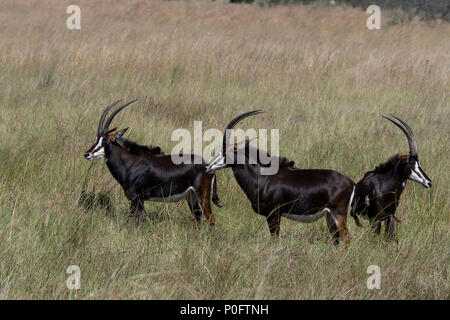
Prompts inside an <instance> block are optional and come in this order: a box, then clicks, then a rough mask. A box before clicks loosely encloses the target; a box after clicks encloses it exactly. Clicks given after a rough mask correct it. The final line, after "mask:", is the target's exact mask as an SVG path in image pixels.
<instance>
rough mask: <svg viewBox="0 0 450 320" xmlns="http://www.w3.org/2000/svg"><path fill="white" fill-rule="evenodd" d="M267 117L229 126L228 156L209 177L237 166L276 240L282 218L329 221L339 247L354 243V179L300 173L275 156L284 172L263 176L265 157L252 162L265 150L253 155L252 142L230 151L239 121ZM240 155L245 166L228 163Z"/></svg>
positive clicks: (224, 155) (237, 175)
mask: <svg viewBox="0 0 450 320" xmlns="http://www.w3.org/2000/svg"><path fill="white" fill-rule="evenodd" d="M261 112H262V111H260V110H255V111H251V112H247V113H244V114H241V115H240V116H238V117H236V118H235V119H233V120H232V121H231V122H230V123H229V124H228V126H227V127H226V129H225V134H224V136H223V146H222V152H221V153H220V154H219V155H217V156H216V157H215V158H214V159H213V161H211V163H210V164H209V166H208V172H215V171H216V170H219V169H224V168H227V167H231V169H232V170H233V174H234V177H235V178H236V181H237V183H238V184H239V186H240V187H241V189H242V190H243V191H244V193H245V194H246V195H247V198H248V199H249V200H250V202H251V204H252V208H253V210H254V211H255V212H256V213H258V214H260V215H263V216H265V217H266V219H267V223H268V226H269V230H270V233H271V234H272V235H276V236H279V233H280V222H281V217H285V218H288V219H292V220H296V221H300V222H307V223H309V222H314V221H316V220H318V219H319V218H321V217H322V216H326V221H327V225H328V229H329V230H330V232H331V233H332V234H333V242H334V243H335V244H338V242H339V239H340V238H341V239H343V240H344V241H345V242H346V243H348V241H349V238H348V230H347V225H346V220H347V213H348V211H349V207H350V204H351V202H352V198H353V195H354V191H355V183H354V182H353V181H352V180H350V179H349V178H347V177H345V176H343V175H342V174H340V173H339V172H336V171H333V170H321V169H299V168H295V167H294V162H293V161H288V160H287V159H286V158H279V157H274V156H270V161H279V166H278V168H279V169H278V172H277V173H275V174H273V175H262V174H261V169H262V168H263V167H264V166H267V165H264V164H263V163H262V162H261V161H260V157H259V156H258V157H257V158H256V159H255V161H250V155H254V154H258V155H259V149H256V152H255V149H254V148H253V150H251V149H252V147H250V145H249V140H247V141H244V142H241V143H239V144H234V145H231V146H229V136H230V135H229V134H227V133H228V132H229V131H230V130H231V129H232V128H233V127H234V126H235V125H236V124H237V123H238V122H239V121H241V120H243V119H244V118H247V117H249V116H251V115H255V114H258V113H261ZM227 137H228V138H227ZM239 152H241V154H242V152H243V154H244V155H245V163H244V164H235V163H229V162H227V159H228V158H229V157H230V155H231V158H233V159H236V158H237V157H238V156H239V154H238V153H239ZM233 155H234V157H233ZM251 163H255V164H251Z"/></svg>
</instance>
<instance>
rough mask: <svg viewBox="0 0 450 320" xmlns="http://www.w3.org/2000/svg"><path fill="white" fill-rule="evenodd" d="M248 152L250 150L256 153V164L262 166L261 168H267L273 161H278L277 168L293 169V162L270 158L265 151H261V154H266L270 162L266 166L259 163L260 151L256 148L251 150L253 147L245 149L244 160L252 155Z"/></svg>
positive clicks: (284, 158) (274, 157)
mask: <svg viewBox="0 0 450 320" xmlns="http://www.w3.org/2000/svg"><path fill="white" fill-rule="evenodd" d="M250 150H252V152H256V155H257V160H258V164H259V165H260V166H262V167H269V166H270V164H271V163H272V162H273V161H278V163H279V167H280V168H294V164H295V162H294V161H291V160H288V159H287V158H286V157H277V156H271V155H270V153H269V152H267V151H263V152H265V153H266V155H267V157H270V162H269V163H267V164H263V163H261V161H260V159H259V152H260V150H259V149H256V148H253V147H248V148H246V150H245V155H246V158H248V157H249V155H250V154H252V153H251V152H250ZM253 154H255V153H253Z"/></svg>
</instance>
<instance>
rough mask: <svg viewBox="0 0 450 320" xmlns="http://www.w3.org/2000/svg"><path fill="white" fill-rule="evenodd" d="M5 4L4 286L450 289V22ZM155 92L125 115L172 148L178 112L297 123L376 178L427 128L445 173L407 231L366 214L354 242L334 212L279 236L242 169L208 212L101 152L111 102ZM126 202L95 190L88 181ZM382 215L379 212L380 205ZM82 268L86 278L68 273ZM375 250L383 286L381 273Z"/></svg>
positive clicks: (298, 147)
mask: <svg viewBox="0 0 450 320" xmlns="http://www.w3.org/2000/svg"><path fill="white" fill-rule="evenodd" d="M68 4H70V3H69V2H65V1H58V0H46V1H37V0H35V1H25V0H22V1H17V0H2V1H1V3H0V136H1V141H0V297H1V298H2V299H116V298H120V299H122V298H131V299H449V297H450V295H449V292H450V291H449V271H450V268H449V253H450V252H449V248H450V246H449V242H450V241H449V240H450V239H449V231H450V228H449V226H450V225H449V185H450V178H449V169H450V168H449V160H448V152H449V149H450V141H449V136H450V127H449V122H450V121H449V120H450V105H449V92H450V85H449V75H450V24H448V23H447V24H446V23H440V22H439V21H434V22H423V21H420V20H418V19H413V20H412V21H409V22H405V23H403V24H397V25H393V24H390V23H389V14H390V13H389V12H384V11H382V23H383V28H382V30H374V31H369V30H367V28H366V18H367V16H368V15H367V14H366V13H365V11H363V10H360V9H354V8H347V7H317V6H305V7H302V6H301V7H289V6H280V7H272V8H261V7H259V6H256V5H231V4H224V3H215V2H178V1H169V2H167V1H156V0H155V1H144V0H128V1H120V2H119V1H87V0H84V1H77V4H78V5H80V7H81V30H68V29H67V28H66V19H67V17H68V16H69V15H68V14H66V7H67V5H68ZM135 97H137V98H139V101H138V102H136V103H135V104H134V105H133V106H131V107H129V108H127V109H126V110H124V111H123V112H122V113H120V115H119V116H118V117H116V119H115V120H114V124H116V125H117V126H119V127H120V128H123V127H130V130H129V132H128V133H127V137H129V138H130V139H132V140H135V141H137V142H138V143H141V144H152V145H159V146H161V148H162V149H163V150H164V151H165V152H167V153H170V150H171V148H172V147H173V146H174V145H175V144H176V142H172V141H170V135H171V133H172V131H173V130H175V129H177V128H186V129H189V130H192V129H193V123H194V120H198V121H200V120H201V121H203V128H204V129H207V128H218V129H223V128H224V127H225V125H226V124H227V122H228V121H229V120H231V119H232V118H233V117H234V116H236V115H238V114H239V113H241V112H244V111H249V110H253V109H263V110H265V111H266V113H265V114H263V115H258V116H255V117H253V118H249V119H247V120H245V121H243V122H242V123H241V124H239V127H240V128H250V127H253V128H268V129H279V130H280V153H281V154H282V155H284V156H287V157H288V158H289V159H292V160H294V161H295V162H296V165H297V166H298V167H301V168H329V169H335V170H338V171H340V172H341V173H343V174H345V175H346V176H348V177H349V178H351V179H353V180H355V181H358V180H359V179H360V178H361V177H362V176H363V174H364V173H365V172H366V171H368V170H372V169H373V168H374V167H375V166H377V165H378V164H379V163H380V162H384V161H386V160H387V159H388V157H390V156H392V155H393V154H395V153H397V152H401V153H406V152H407V151H408V146H407V142H406V139H405V137H404V135H403V134H402V133H401V131H400V130H398V129H397V128H395V127H394V126H393V125H392V124H390V123H388V122H387V121H385V120H383V119H382V118H381V115H382V114H385V113H394V114H396V115H398V116H400V117H402V118H404V119H405V120H407V121H408V122H409V124H410V125H411V126H412V128H413V129H414V131H415V134H416V137H417V141H418V146H419V155H420V158H421V164H422V166H423V168H424V170H425V171H426V172H427V174H428V175H429V176H430V178H431V179H432V181H433V188H432V189H424V188H422V187H421V186H420V185H419V184H415V183H413V182H408V184H407V187H406V190H405V192H404V193H403V196H402V202H401V205H400V207H399V209H398V210H397V214H396V215H397V216H398V217H399V218H400V219H401V220H402V221H403V222H402V224H400V225H399V226H398V238H399V241H398V242H386V240H385V239H384V238H383V237H382V236H379V237H376V236H374V235H373V234H372V232H371V230H370V229H369V228H358V227H357V226H356V225H355V223H354V221H353V220H352V219H351V218H350V217H349V220H348V221H349V230H350V233H351V236H352V240H351V243H350V245H349V246H348V248H344V247H343V246H338V247H334V246H333V245H332V243H331V239H330V236H329V233H328V230H327V227H326V223H325V220H324V219H322V220H319V221H317V222H315V223H313V224H301V223H296V222H293V221H289V220H286V219H283V221H282V225H281V228H282V229H281V237H280V240H279V241H274V239H272V238H271V237H270V236H269V232H268V228H267V225H266V220H265V218H264V217H262V216H259V215H257V214H255V213H254V212H253V211H252V209H251V207H250V202H249V201H248V200H247V199H246V197H245V195H244V194H243V192H242V191H241V190H240V188H239V187H238V185H237V183H236V181H235V180H234V177H233V176H232V173H231V171H230V170H224V171H220V172H218V174H217V178H218V193H219V196H220V198H221V201H222V203H223V204H224V207H223V208H220V209H219V208H217V207H214V206H213V212H214V214H215V216H216V226H215V228H214V230H210V228H209V226H208V224H207V223H206V221H205V220H204V218H203V220H202V223H201V226H200V228H196V227H195V224H194V223H193V221H192V219H191V215H190V213H189V211H188V207H187V205H186V203H184V202H178V203H175V204H161V203H147V204H146V211H147V215H148V219H147V222H146V223H144V224H142V225H136V224H133V223H130V222H128V221H127V220H126V217H127V214H128V206H129V204H128V201H127V200H126V198H125V197H124V195H123V192H122V190H121V188H120V186H119V185H118V183H117V182H116V181H115V180H114V179H113V177H112V176H111V174H110V173H109V171H108V169H107V167H106V165H105V164H104V163H103V160H101V159H100V160H96V161H94V162H88V161H86V160H85V159H84V157H83V152H84V151H85V150H86V149H87V148H88V147H90V146H91V144H92V142H93V140H94V137H95V134H96V129H97V124H98V119H99V117H100V114H101V112H102V111H103V109H104V107H106V106H107V105H108V104H110V103H111V102H113V101H115V100H117V99H119V98H123V99H124V100H127V99H130V100H131V99H133V98H135ZM85 178H86V179H87V180H86V181H87V182H86V183H87V190H88V191H90V192H95V193H96V194H106V195H107V196H109V197H111V199H112V205H111V206H112V208H110V209H105V208H104V207H102V206H97V207H95V208H94V209H92V210H86V209H84V208H83V207H79V206H78V199H79V196H80V192H81V190H82V185H83V182H84V181H85ZM363 222H364V223H365V224H367V221H363ZM73 264H74V265H78V266H79V267H80V270H81V289H80V290H68V289H67V287H66V279H67V278H68V275H67V274H66V268H67V267H68V266H69V265H73ZM369 265H378V266H379V267H380V269H381V289H380V290H369V289H367V287H366V279H367V278H368V277H369V275H368V274H367V273H366V271H367V267H368V266H369Z"/></svg>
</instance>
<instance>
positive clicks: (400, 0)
mask: <svg viewBox="0 0 450 320" xmlns="http://www.w3.org/2000/svg"><path fill="white" fill-rule="evenodd" d="M229 1H230V2H232V3H256V4H259V5H261V6H272V5H279V4H324V5H330V3H332V2H334V3H335V4H336V5H340V4H341V5H342V4H346V5H351V6H353V7H361V8H362V9H364V10H365V9H366V8H367V7H368V6H370V5H372V4H376V5H378V6H380V7H381V8H382V9H383V8H389V9H401V10H402V11H404V12H405V13H406V14H407V16H409V17H412V16H413V15H418V16H420V17H421V18H422V19H424V20H432V19H442V20H444V21H450V1H449V0H334V1H331V0H229ZM397 22H398V21H397Z"/></svg>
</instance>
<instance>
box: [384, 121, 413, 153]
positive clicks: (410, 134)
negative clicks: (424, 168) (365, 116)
mask: <svg viewBox="0 0 450 320" xmlns="http://www.w3.org/2000/svg"><path fill="white" fill-rule="evenodd" d="M389 115H390V116H391V117H393V118H395V119H396V120H397V121H398V122H397V121H394V120H393V119H391V118H388V117H385V116H383V118H385V119H386V120H389V121H390V122H392V123H393V124H395V125H396V126H397V127H399V128H400V129H401V130H402V131H403V133H404V134H405V135H406V138H408V144H409V152H410V154H411V156H414V157H417V155H418V152H417V143H416V138H415V136H414V133H413V131H412V129H411V127H410V126H409V125H408V124H407V123H406V121H403V120H402V119H400V118H398V117H396V116H394V115H393V114H389ZM399 122H400V123H399Z"/></svg>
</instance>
